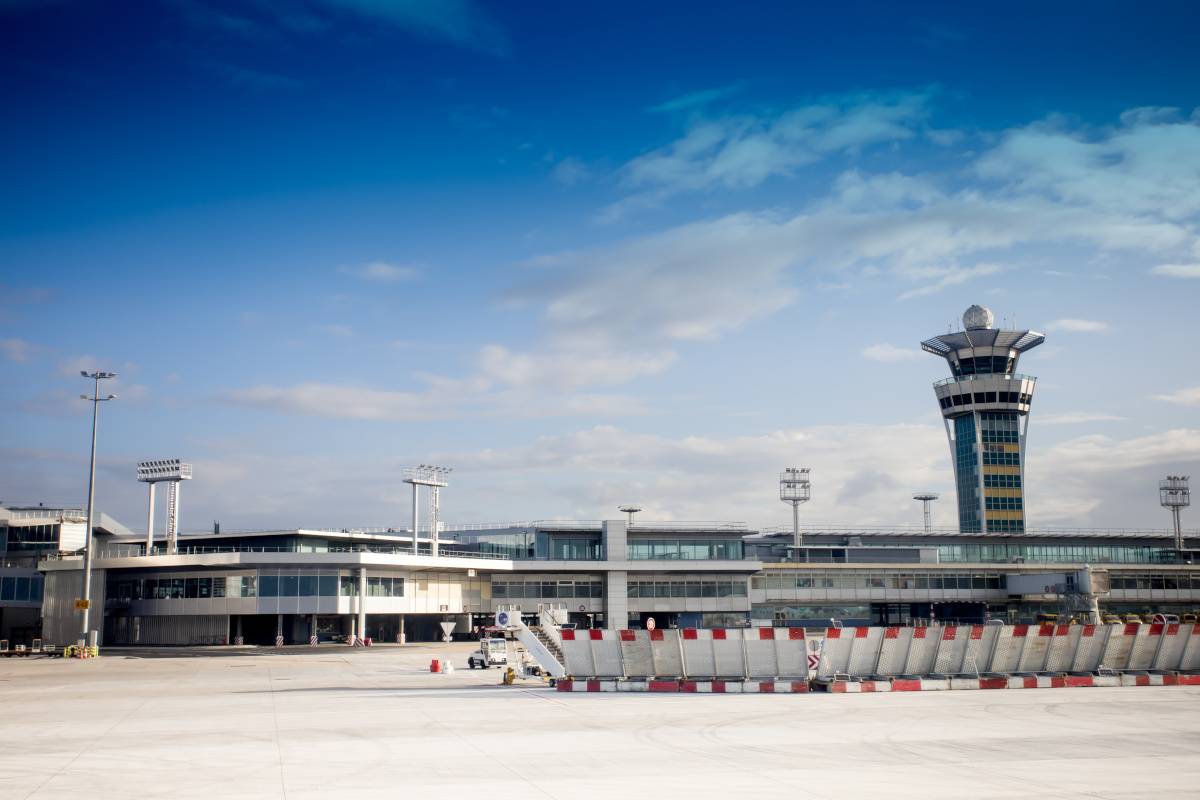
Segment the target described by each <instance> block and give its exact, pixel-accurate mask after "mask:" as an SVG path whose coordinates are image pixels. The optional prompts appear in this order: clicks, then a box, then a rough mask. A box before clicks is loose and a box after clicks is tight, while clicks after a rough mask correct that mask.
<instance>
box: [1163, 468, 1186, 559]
mask: <svg viewBox="0 0 1200 800" xmlns="http://www.w3.org/2000/svg"><path fill="white" fill-rule="evenodd" d="M1158 503H1159V505H1161V506H1162V507H1163V508H1165V509H1168V510H1170V512H1171V516H1172V517H1174V519H1175V549H1176V550H1179V551H1182V550H1183V526H1182V525H1181V524H1180V522H1179V511H1180V509H1183V508H1187V507H1188V506H1190V505H1191V504H1192V490H1191V489H1189V488H1188V476H1187V475H1168V476H1167V477H1166V479H1165V480H1161V481H1159V482H1158Z"/></svg>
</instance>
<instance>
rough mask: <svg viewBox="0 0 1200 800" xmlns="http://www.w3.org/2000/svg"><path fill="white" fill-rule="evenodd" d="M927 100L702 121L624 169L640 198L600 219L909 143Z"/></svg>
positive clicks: (854, 101) (867, 101)
mask: <svg viewBox="0 0 1200 800" xmlns="http://www.w3.org/2000/svg"><path fill="white" fill-rule="evenodd" d="M927 101H928V97H927V96H926V95H924V94H897V95H893V96H890V97H882V96H865V97H864V96H860V97H855V98H851V99H848V100H843V101H840V102H831V103H827V104H823V105H810V106H803V107H800V108H795V109H792V110H789V111H786V112H784V113H781V114H778V115H773V116H759V117H755V116H737V117H725V118H721V119H716V120H703V121H699V122H697V123H696V124H694V125H693V126H692V127H691V128H690V129H689V130H688V131H687V133H685V134H684V135H683V136H682V137H681V138H679V139H677V140H675V141H674V142H671V143H670V144H668V145H666V146H664V147H661V148H658V149H656V150H653V151H651V152H649V153H646V154H644V155H641V156H638V157H637V158H635V159H633V160H631V161H630V162H628V163H627V164H625V166H623V167H622V168H621V178H622V182H623V183H624V184H625V185H626V186H628V187H630V188H632V189H636V190H639V191H641V193H640V194H637V195H635V196H634V197H632V198H628V199H626V200H625V201H621V202H619V203H617V204H615V205H614V206H611V207H610V208H609V209H608V210H607V211H606V213H605V215H604V217H605V218H607V219H609V220H611V219H615V218H618V217H619V216H621V215H622V214H623V213H625V212H626V211H627V210H629V209H630V208H635V207H638V206H643V205H653V204H656V203H658V202H660V201H662V200H663V199H665V198H667V197H669V196H670V195H672V194H677V193H679V192H685V191H697V190H703V189H710V188H725V189H745V188H749V187H753V186H757V185H759V184H761V183H762V182H763V181H765V180H767V179H768V178H771V177H774V176H780V175H791V174H793V173H794V172H795V170H797V169H798V168H800V167H803V166H805V165H808V164H812V163H814V162H816V161H818V160H820V159H821V158H824V157H826V156H828V155H831V154H835V153H853V152H855V151H857V150H859V149H860V148H863V147H867V146H870V145H875V144H880V143H886V142H894V141H898V140H903V139H910V138H912V137H913V136H914V135H915V134H914V129H915V128H916V127H918V126H919V125H920V124H921V122H922V120H923V119H924V118H925V117H926V115H927V113H928V109H927Z"/></svg>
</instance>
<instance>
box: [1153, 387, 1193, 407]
mask: <svg viewBox="0 0 1200 800" xmlns="http://www.w3.org/2000/svg"><path fill="white" fill-rule="evenodd" d="M1153 399H1155V400H1162V401H1163V402H1165V403H1176V404H1178V405H1182V406H1200V386H1192V387H1191V388H1188V389H1180V390H1179V391H1176V392H1171V393H1169V394H1156V395H1153Z"/></svg>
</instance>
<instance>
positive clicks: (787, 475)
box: [779, 467, 812, 561]
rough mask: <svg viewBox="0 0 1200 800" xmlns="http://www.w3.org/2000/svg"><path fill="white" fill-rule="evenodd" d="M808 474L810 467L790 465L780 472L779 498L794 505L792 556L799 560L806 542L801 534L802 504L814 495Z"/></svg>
mask: <svg viewBox="0 0 1200 800" xmlns="http://www.w3.org/2000/svg"><path fill="white" fill-rule="evenodd" d="M808 475H809V470H808V467H788V468H787V469H785V470H784V471H783V472H781V473H779V499H780V500H782V501H783V502H785V503H787V504H789V505H790V506H791V507H792V557H793V558H795V559H796V560H797V561H799V560H800V547H801V545H803V544H804V539H803V538H802V537H801V536H800V504H801V503H807V502H808V501H809V499H811V497H812V484H811V482H810V481H809V479H808Z"/></svg>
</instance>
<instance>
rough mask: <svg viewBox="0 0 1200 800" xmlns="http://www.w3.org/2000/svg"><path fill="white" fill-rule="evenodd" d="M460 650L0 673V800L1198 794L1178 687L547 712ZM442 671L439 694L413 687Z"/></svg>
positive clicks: (587, 701) (62, 665)
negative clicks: (474, 665) (435, 667)
mask: <svg viewBox="0 0 1200 800" xmlns="http://www.w3.org/2000/svg"><path fill="white" fill-rule="evenodd" d="M471 649H473V646H471V645H469V644H453V645H411V646H405V647H393V648H378V649H374V648H373V649H369V650H364V649H352V648H347V647H335V646H324V647H319V648H315V649H313V650H311V651H310V650H307V649H304V648H297V649H295V650H289V649H284V650H283V651H274V650H250V651H244V652H242V653H239V654H236V655H227V656H225V657H220V658H215V657H209V656H207V655H204V654H199V655H197V654H194V653H196V652H197V651H189V652H187V653H179V652H174V653H171V652H167V653H163V652H158V653H155V655H158V656H163V657H155V658H140V657H129V655H108V654H106V655H103V656H102V657H101V658H99V659H94V660H90V661H68V660H64V659H54V660H51V659H33V660H20V661H13V660H8V661H4V662H0V797H3V798H50V797H61V796H67V795H69V796H86V797H89V798H109V797H113V798H115V797H122V798H128V797H138V798H156V797H172V798H193V797H196V798H199V797H204V798H213V797H221V798H230V797H235V798H236V797H245V798H285V797H286V798H329V797H356V798H361V797H389V798H394V797H397V796H407V797H416V798H426V797H428V798H463V797H476V796H480V794H481V793H482V794H483V795H486V796H489V797H496V798H510V797H520V798H595V797H606V796H608V797H615V796H621V795H623V796H636V797H642V796H653V797H655V798H656V800H658V798H674V797H681V798H682V797H686V798H697V797H712V796H718V795H728V794H729V793H738V794H743V793H746V794H751V795H752V796H756V797H788V798H805V797H814V798H846V797H880V798H882V797H888V798H895V797H901V798H909V797H911V798H921V800H929V798H961V797H965V796H970V797H971V798H973V800H979V799H980V798H1013V797H1039V798H1077V797H1091V798H1114V800H1115V798H1122V800H1126V799H1127V798H1129V797H1158V798H1183V797H1195V796H1196V787H1197V786H1200V758H1196V755H1195V754H1196V752H1197V750H1198V749H1200V687H1187V686H1176V687H1162V688H1159V687H1140V688H1119V687H1118V688H1093V689H1091V690H1090V691H1086V692H1081V691H1077V690H1074V689H1069V688H1064V689H1057V688H1048V689H1044V690H1042V691H1036V692H1026V691H1014V692H898V693H886V694H854V695H836V694H827V693H808V694H803V693H801V694H791V695H787V696H778V695H776V696H768V695H763V694H745V693H741V694H707V693H694V694H693V693H678V692H676V693H650V692H644V693H587V692H556V691H553V690H551V689H549V688H546V687H544V686H542V685H540V684H537V683H532V682H530V683H527V684H525V685H517V686H514V687H503V686H500V685H499V681H500V677H501V671H500V670H497V669H492V670H487V671H478V670H476V671H471V670H468V669H466V655H467V653H468V652H469V651H470V650H471ZM130 655H132V654H130ZM446 657H449V658H450V659H451V661H452V663H454V665H455V667H456V671H455V672H454V673H453V674H451V675H435V674H430V673H429V672H428V669H429V661H430V660H431V659H432V658H439V659H443V658H446ZM618 793H621V795H618Z"/></svg>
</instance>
